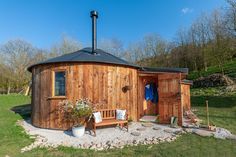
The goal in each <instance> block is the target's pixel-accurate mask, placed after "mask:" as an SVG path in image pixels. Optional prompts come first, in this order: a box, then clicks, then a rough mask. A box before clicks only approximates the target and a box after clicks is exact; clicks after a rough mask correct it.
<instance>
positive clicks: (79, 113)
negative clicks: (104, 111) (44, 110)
mask: <svg viewBox="0 0 236 157" xmlns="http://www.w3.org/2000/svg"><path fill="white" fill-rule="evenodd" d="M92 106H93V105H92V103H91V102H90V101H89V99H80V100H77V101H76V102H75V104H73V103H72V102H71V101H69V100H63V101H62V102H60V103H59V111H61V112H64V113H65V115H66V116H65V117H66V118H68V120H72V121H73V122H75V125H77V124H79V125H84V123H85V119H86V118H88V117H91V115H92V111H93V110H92Z"/></svg>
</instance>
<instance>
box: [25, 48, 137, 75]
mask: <svg viewBox="0 0 236 157" xmlns="http://www.w3.org/2000/svg"><path fill="white" fill-rule="evenodd" d="M95 52H96V54H93V53H92V48H84V49H81V50H79V51H76V52H73V53H69V54H65V55H62V56H59V57H55V58H51V59H49V60H46V61H43V62H40V63H37V64H34V65H32V66H30V67H28V70H29V71H31V69H32V67H33V66H35V65H41V64H49V63H64V62H93V63H108V64H117V65H124V66H130V67H134V68H140V67H139V66H138V65H135V64H132V63H129V62H127V61H125V60H123V59H121V58H118V57H116V56H114V55H111V54H109V53H107V52H105V51H103V50H101V49H96V50H95Z"/></svg>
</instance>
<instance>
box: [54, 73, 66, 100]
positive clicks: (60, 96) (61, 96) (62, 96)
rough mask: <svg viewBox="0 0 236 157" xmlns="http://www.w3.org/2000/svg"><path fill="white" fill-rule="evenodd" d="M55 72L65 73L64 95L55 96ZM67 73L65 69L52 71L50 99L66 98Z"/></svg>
mask: <svg viewBox="0 0 236 157" xmlns="http://www.w3.org/2000/svg"><path fill="white" fill-rule="evenodd" d="M57 72H64V73H65V95H55V83H56V77H55V76H56V73H57ZM66 85H67V72H66V69H57V70H53V71H52V98H65V97H66V96H67V90H66Z"/></svg>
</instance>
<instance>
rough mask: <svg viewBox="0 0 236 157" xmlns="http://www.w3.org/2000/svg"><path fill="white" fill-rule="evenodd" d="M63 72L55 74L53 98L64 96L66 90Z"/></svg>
mask: <svg viewBox="0 0 236 157" xmlns="http://www.w3.org/2000/svg"><path fill="white" fill-rule="evenodd" d="M65 74H66V72H65V71H59V72H55V88H54V89H55V92H54V95H55V96H65V95H66V90H65V87H66V86H65V84H66V78H65Z"/></svg>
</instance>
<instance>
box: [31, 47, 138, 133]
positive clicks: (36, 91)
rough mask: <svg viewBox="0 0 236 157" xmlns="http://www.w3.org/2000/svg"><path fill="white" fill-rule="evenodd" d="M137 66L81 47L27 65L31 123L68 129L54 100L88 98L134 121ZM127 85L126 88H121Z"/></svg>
mask: <svg viewBox="0 0 236 157" xmlns="http://www.w3.org/2000/svg"><path fill="white" fill-rule="evenodd" d="M137 68H139V67H138V66H136V65H133V64H131V63H128V62H126V61H124V60H122V59H120V58H117V57H115V56H113V55H111V54H109V53H106V52H104V51H102V50H99V49H96V50H95V53H94V52H92V49H91V48H85V49H82V50H79V51H77V52H74V53H70V54H67V55H63V56H60V57H56V58H53V59H50V60H47V61H45V62H42V63H39V64H36V65H33V66H31V67H29V71H31V72H32V116H31V117H32V124H33V125H35V126H37V127H42V128H53V129H68V128H70V127H71V126H70V124H69V123H67V122H65V120H64V119H63V117H61V116H60V115H58V112H57V109H58V103H59V102H60V101H62V100H66V99H68V100H70V101H76V100H77V99H80V98H89V99H90V100H92V102H93V103H95V104H100V105H99V106H98V108H102V109H115V108H123V109H127V110H128V112H129V115H130V116H131V118H132V119H133V120H137V116H135V115H136V114H137V84H138V83H137V81H138V80H137V78H138V77H137ZM127 86H129V87H130V90H127V91H125V90H124V88H125V87H127Z"/></svg>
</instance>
